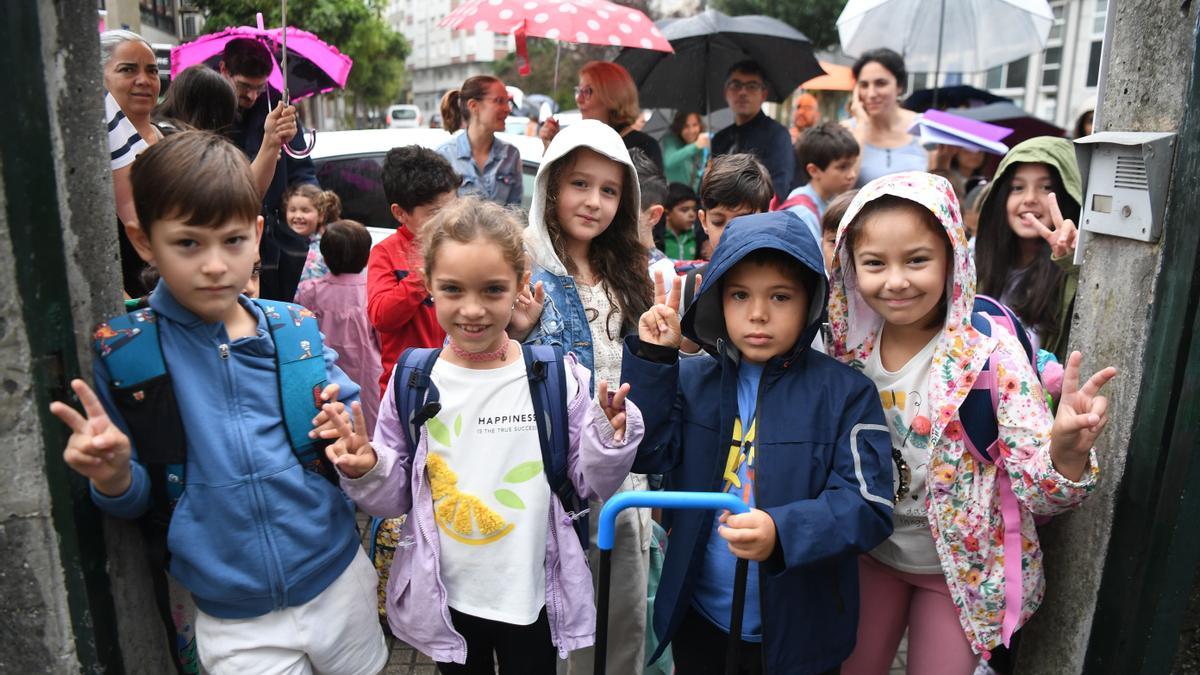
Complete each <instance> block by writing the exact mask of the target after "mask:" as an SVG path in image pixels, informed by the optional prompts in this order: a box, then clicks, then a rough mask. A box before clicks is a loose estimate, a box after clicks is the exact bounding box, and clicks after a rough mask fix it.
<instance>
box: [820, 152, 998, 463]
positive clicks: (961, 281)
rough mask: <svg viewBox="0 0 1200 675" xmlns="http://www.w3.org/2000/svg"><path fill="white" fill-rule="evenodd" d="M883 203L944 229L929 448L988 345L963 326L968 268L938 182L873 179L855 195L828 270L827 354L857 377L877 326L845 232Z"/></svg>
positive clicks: (950, 203) (925, 177)
mask: <svg viewBox="0 0 1200 675" xmlns="http://www.w3.org/2000/svg"><path fill="white" fill-rule="evenodd" d="M888 195H892V196H895V197H901V198H903V199H907V200H909V201H911V202H914V203H916V204H918V205H920V206H921V207H923V208H926V209H929V211H930V213H932V214H933V215H934V217H936V218H937V220H938V222H940V223H941V224H942V227H944V228H945V231H946V236H948V237H949V238H950V242H951V244H952V248H953V249H954V260H953V261H952V269H953V274H952V276H950V277H949V278H947V280H946V293H947V297H948V298H949V302H948V303H947V311H946V323H945V328H944V330H943V331H942V334H941V337H940V338H939V340H938V345H937V346H936V347H935V348H934V352H933V363H934V368H933V370H932V371H931V373H930V388H929V396H930V403H931V404H932V405H931V408H930V409H931V410H934V411H937V415H938V416H937V419H934V420H933V429H932V430H931V435H930V442H931V444H936V443H937V441H938V438H939V437H940V435H941V432H942V431H943V430H944V429H945V426H946V424H947V423H948V422H949V421H950V420H951V419H953V417H954V413H955V411H956V410H957V409H958V406H959V404H961V403H962V399H963V398H965V396H966V392H965V391H961V392H960V391H959V389H960V386H959V385H960V383H961V382H962V381H963V380H964V379H966V380H973V374H974V373H977V372H978V371H979V370H981V369H982V368H983V365H984V363H985V362H986V361H987V357H988V355H989V354H990V353H991V350H992V348H993V347H994V342H995V341H994V340H993V339H991V338H989V337H988V336H986V335H983V334H982V333H980V332H978V331H976V330H975V329H974V328H973V327H972V326H971V313H972V308H973V306H974V303H975V262H974V260H973V258H972V257H971V253H970V250H969V249H968V248H967V237H966V233H965V232H964V231H963V227H962V215H961V214H960V211H959V206H958V198H957V197H956V196H955V194H954V188H953V187H951V185H950V182H949V181H947V180H946V179H945V178H942V177H941V176H935V175H933V174H929V173H925V172H923V171H909V172H905V173H897V174H891V175H888V176H883V177H881V178H877V179H875V180H873V181H871V182H870V183H867V185H866V186H865V187H863V188H862V189H861V190H859V192H858V195H856V196H855V198H854V201H853V202H851V204H850V208H848V209H847V210H846V215H845V216H844V217H843V218H842V222H841V224H840V225H839V226H838V233H837V244H836V247H835V249H834V255H833V266H832V268H831V269H830V270H829V326H830V330H831V333H832V337H833V339H832V341H831V344H830V345H829V348H828V349H829V353H830V355H831V356H833V357H834V358H837V359H839V360H841V361H843V362H845V363H847V364H849V365H851V366H854V367H855V368H857V369H859V370H862V368H863V365H864V364H865V363H866V361H867V357H868V356H870V355H871V352H872V351H873V350H874V349H875V345H876V343H877V340H878V338H879V333H880V330H881V329H882V328H883V318H882V317H880V316H879V314H877V313H876V312H875V310H873V309H871V307H870V305H868V304H867V302H866V300H864V299H863V297H862V294H861V293H860V292H859V290H858V279H857V277H856V275H855V273H854V266H853V265H852V264H851V252H850V250H849V245H848V242H847V238H846V230H847V229H848V228H849V225H850V223H852V222H854V219H855V218H856V217H857V216H858V214H859V213H860V212H861V211H862V210H863V208H864V207H866V206H867V204H869V203H871V202H872V201H874V200H876V199H879V198H881V197H884V196H888ZM969 386H970V385H969V384H968V389H969Z"/></svg>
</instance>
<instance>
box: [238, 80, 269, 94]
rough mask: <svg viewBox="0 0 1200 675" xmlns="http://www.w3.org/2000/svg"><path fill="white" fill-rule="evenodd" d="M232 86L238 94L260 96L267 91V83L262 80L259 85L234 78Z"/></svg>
mask: <svg viewBox="0 0 1200 675" xmlns="http://www.w3.org/2000/svg"><path fill="white" fill-rule="evenodd" d="M233 86H234V88H235V89H237V93H238V94H261V93H263V92H264V91H266V90H267V81H266V80H265V79H264V80H263V81H262V82H261V83H255V82H246V81H245V80H240V79H236V78H235V79H234V80H233Z"/></svg>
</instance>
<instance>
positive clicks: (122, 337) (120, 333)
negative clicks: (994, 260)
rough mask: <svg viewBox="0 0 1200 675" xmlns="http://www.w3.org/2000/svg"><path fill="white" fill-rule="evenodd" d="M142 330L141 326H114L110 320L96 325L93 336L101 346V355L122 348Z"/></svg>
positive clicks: (106, 354)
mask: <svg viewBox="0 0 1200 675" xmlns="http://www.w3.org/2000/svg"><path fill="white" fill-rule="evenodd" d="M141 332H142V329H141V328H113V327H112V326H111V325H109V324H108V322H107V321H106V322H104V323H101V324H99V325H97V326H96V332H95V334H94V335H93V337H94V338H95V340H96V344H97V345H98V346H99V348H100V355H101V356H108V355H109V354H111V353H112V351H113V350H114V349H120V348H121V347H124V346H125V345H127V344H129V341H130V340H132V339H133V338H135V337H137V336H138V334H139V333H141Z"/></svg>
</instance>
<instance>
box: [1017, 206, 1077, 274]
mask: <svg viewBox="0 0 1200 675" xmlns="http://www.w3.org/2000/svg"><path fill="white" fill-rule="evenodd" d="M1046 197H1047V199H1049V200H1050V224H1051V225H1053V226H1054V229H1050V228H1048V227H1046V226H1045V225H1043V224H1042V221H1040V220H1038V219H1037V218H1034V217H1033V216H1031V215H1029V214H1028V213H1026V214H1023V215H1022V216H1021V218H1023V219H1024V220H1025V224H1026V225H1029V226H1031V227H1034V228H1036V229H1037V231H1038V234H1040V235H1042V239H1045V240H1046V243H1048V244H1050V252H1051V254H1053V256H1054V257H1055V258H1061V257H1063V256H1065V255H1068V254H1070V253H1073V252H1074V251H1075V241H1076V239H1077V238H1078V235H1079V230H1078V229H1077V228H1076V227H1075V223H1074V222H1072V221H1071V219H1070V218H1063V214H1062V210H1061V209H1059V208H1058V198H1057V196H1055V194H1054V193H1053V192H1052V193H1050V194H1049V195H1047V196H1046Z"/></svg>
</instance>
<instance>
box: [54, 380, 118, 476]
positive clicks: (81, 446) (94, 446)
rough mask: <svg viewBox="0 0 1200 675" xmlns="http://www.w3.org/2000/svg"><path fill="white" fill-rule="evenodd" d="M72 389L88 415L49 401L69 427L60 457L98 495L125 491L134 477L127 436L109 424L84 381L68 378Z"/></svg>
mask: <svg viewBox="0 0 1200 675" xmlns="http://www.w3.org/2000/svg"><path fill="white" fill-rule="evenodd" d="M71 389H73V390H75V395H76V396H78V397H79V402H80V403H82V404H83V411H84V412H85V413H86V414H87V417H84V416H83V415H80V414H79V413H78V412H77V411H76V410H75V409H74V408H72V407H71V406H69V405H67V404H65V403H62V402H60V401H55V402H53V403H51V404H50V412H52V413H54V416H55V417H57V418H58V419H60V420H62V421H63V424H66V425H67V426H68V427H70V428H71V437H70V438H69V439H67V449H66V450H64V451H63V459H64V460H66V462H67V466H70V467H71V468H72V469H74V470H75V471H77V472H79V473H80V474H82V475H83V476H85V477H87V478H88V480H90V481H92V484H93V485H95V486H96V490H98V491H99V492H100V493H101V494H105V495H108V496H110V497H116V496H118V495H121V494H124V493H125V491H126V490H128V489H129V483H130V481H131V480H132V477H133V474H132V472H131V471H130V469H129V462H130V455H131V450H130V443H129V437H128V436H126V435H125V434H124V432H122V431H121V429H120V428H119V427H118V426H117V425H115V424H113V423H112V420H111V419H109V417H108V413H107V412H105V411H104V406H102V405H100V399H98V398H96V393H95V392H93V391H92V388H91V387H89V386H88V385H87V383H86V382H84V381H83V380H78V379H77V380H71Z"/></svg>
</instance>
